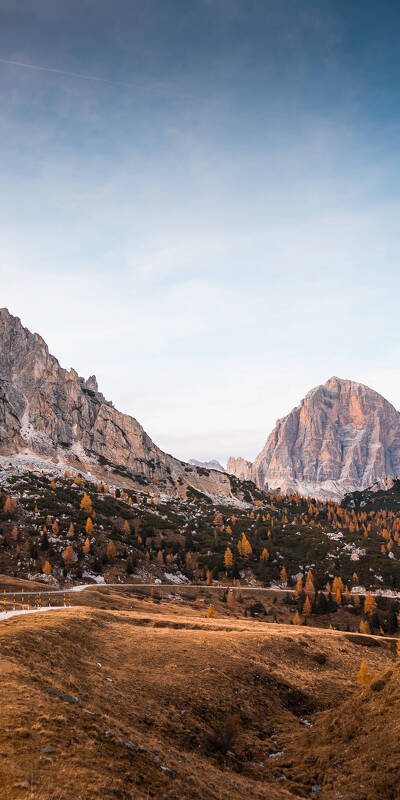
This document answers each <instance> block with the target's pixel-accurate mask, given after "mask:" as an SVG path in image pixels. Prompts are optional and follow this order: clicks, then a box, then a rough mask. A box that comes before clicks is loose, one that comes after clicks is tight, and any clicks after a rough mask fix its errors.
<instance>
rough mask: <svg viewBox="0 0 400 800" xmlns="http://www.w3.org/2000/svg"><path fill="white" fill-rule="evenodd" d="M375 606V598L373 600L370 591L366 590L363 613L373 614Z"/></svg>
mask: <svg viewBox="0 0 400 800" xmlns="http://www.w3.org/2000/svg"><path fill="white" fill-rule="evenodd" d="M375 608H376V603H375V600H374V598H373V596H372V594H371V592H367V594H366V595H365V600H364V614H368V615H371V614H373V613H374V611H375Z"/></svg>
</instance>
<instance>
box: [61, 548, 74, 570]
mask: <svg viewBox="0 0 400 800" xmlns="http://www.w3.org/2000/svg"><path fill="white" fill-rule="evenodd" d="M74 558H75V553H74V548H73V547H72V546H71V545H70V544H69V545H67V547H66V548H65V550H64V553H63V559H64V563H65V566H66V567H71V566H72V564H73V563H74Z"/></svg>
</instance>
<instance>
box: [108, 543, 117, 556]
mask: <svg viewBox="0 0 400 800" xmlns="http://www.w3.org/2000/svg"><path fill="white" fill-rule="evenodd" d="M116 555H117V548H116V546H115V543H114V542H113V540H112V539H110V541H109V543H108V545H107V558H115V556H116Z"/></svg>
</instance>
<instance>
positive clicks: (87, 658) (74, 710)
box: [0, 595, 392, 800]
mask: <svg viewBox="0 0 400 800" xmlns="http://www.w3.org/2000/svg"><path fill="white" fill-rule="evenodd" d="M80 599H81V598H80ZM93 599H94V601H95V600H96V596H95V595H94V598H93ZM124 603H125V608H121V609H120V610H115V611H106V610H103V609H100V608H88V607H85V606H81V607H75V608H66V609H62V610H58V611H54V612H49V613H46V614H37V615H30V616H25V617H15V618H12V619H10V620H8V621H6V622H2V623H0V656H1V660H0V703H1V709H2V727H1V730H0V781H1V787H2V791H1V797H2V800H3V799H4V800H28V798H29V799H30V800H32V798H34V799H35V800H100V798H101V799H102V800H118V799H119V800H128V798H129V800H130V799H131V798H138V799H139V800H141V799H142V798H143V800H145V799H147V798H151V797H154V798H168V800H170V799H171V800H172V798H175V799H176V800H178V798H179V799H181V798H194V800H196V799H197V798H198V799H199V800H212V798H215V800H217V799H220V800H225V798H226V800H228V798H230V799H231V798H233V800H235V798H244V797H252V798H269V799H270V800H278V798H282V800H285V798H286V800H290V799H291V800H294V798H299V797H307V796H308V795H309V794H310V792H311V788H312V784H313V782H314V781H315V778H314V773H316V772H318V769H317V768H316V765H315V764H313V765H312V769H310V771H308V770H307V769H304V768H303V766H302V762H303V760H304V759H307V757H308V756H309V753H310V750H309V746H308V745H307V744H306V741H307V740H306V739H305V737H304V731H305V723H304V719H307V720H310V719H313V715H314V714H316V713H318V712H321V711H322V712H323V713H322V716H321V718H320V719H321V720H322V721H320V719H318V723H317V725H318V726H323V724H326V725H328V722H327V721H326V722H324V720H328V718H329V715H330V719H332V711H330V710H329V709H332V707H335V708H337V707H339V706H340V704H341V703H342V702H343V698H347V699H346V700H345V703H346V702H347V703H349V704H351V703H352V702H353V700H352V697H353V695H354V691H355V676H356V673H357V670H358V666H359V662H360V659H361V656H363V657H365V658H366V660H367V663H368V665H369V667H370V668H375V669H376V670H378V671H381V672H383V671H384V670H387V669H388V667H389V666H390V665H391V661H392V655H391V651H390V649H389V647H388V646H387V645H385V643H384V642H381V643H380V644H379V646H377V647H374V648H364V647H360V644H359V640H358V639H357V637H355V640H354V641H350V640H349V639H348V638H347V637H346V635H345V634H338V633H336V632H330V631H317V630H315V629H311V628H309V629H302V628H294V627H289V626H285V625H267V624H264V623H254V622H252V621H250V620H249V621H245V620H234V619H231V620H229V619H221V620H218V619H215V620H206V619H205V617H204V611H202V612H201V611H199V610H197V609H188V608H185V609H182V608H180V607H179V605H178V604H171V603H167V602H162V603H160V604H157V605H154V604H152V603H149V602H148V601H142V600H137V599H135V601H132V599H130V600H129V603H130V605H131V606H132V605H134V608H133V609H131V610H128V608H127V603H128V601H127V600H126V599H125V601H124ZM360 641H361V640H360ZM360 651H362V652H361V653H360ZM385 692H386V689H385V688H383V689H382V691H381V692H377V693H376V694H374V698H375V697H376V698H379V697H384V696H385ZM358 694H359V693H358V691H357V690H356V696H357V697H358ZM324 709H326V710H327V711H325V712H324V711H323V710H324ZM324 713H325V716H324ZM326 715H328V716H326ZM335 715H336V716H337V712H335ZM317 725H316V726H315V728H313V729H311V730H312V733H311V735H313V733H314V730H315V731H316V730H317ZM321 730H322V728H321ZM335 730H336V729H335V727H334V728H333V733H332V741H333V737H334V735H336V734H335ZM307 735H308V731H307ZM288 746H289V748H290V750H289V751H288V752H286V750H287V747H288ZM314 746H315V753H318V754H319V753H320V751H321V753H323V752H324V751H323V748H322V746H321V747H320V744H319V741H316V742H315V745H314ZM332 747H333V745H332ZM281 751H283V755H282V756H279V755H277V754H278V753H280V752H281ZM321 757H322V756H321ZM321 764H322V762H321ZM341 769H343V765H342V766H341ZM349 774H350V776H352V774H353V773H352V771H351V769H350V773H349ZM351 779H352V778H351ZM328 796H329V797H330V795H328V794H327V795H326V797H328ZM350 796H352V795H346V797H350ZM382 796H383V797H384V795H382ZM321 797H325V795H321ZM332 797H333V795H332ZM353 797H358V795H353ZM360 797H361V795H360ZM362 797H364V795H363V796H362ZM365 797H366V798H367V797H368V798H370V797H374V800H378V797H380V796H379V795H378V794H376V795H365Z"/></svg>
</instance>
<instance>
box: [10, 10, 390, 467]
mask: <svg viewBox="0 0 400 800" xmlns="http://www.w3.org/2000/svg"><path fill="white" fill-rule="evenodd" d="M399 18H400V9H399V6H398V4H397V3H396V2H387V3H384V4H378V3H377V2H369V1H368V0H366V2H351V0H348V2H341V1H339V0H338V1H337V2H333V1H331V2H327V0H318V2H317V1H315V2H307V0H304V2H301V0H276V1H275V0H273V1H271V0H190V2H188V1H187V0H146V2H144V0H140V2H139V0H114V2H113V3H110V2H108V1H107V2H104V0H86V2H85V1H84V0H80V2H75V0H69V2H68V3H64V2H61V0H36V2H35V3H31V2H29V1H28V0H20V2H19V3H18V4H16V3H15V2H14V0H2V3H1V7H0V101H1V102H0V170H1V189H0V277H1V286H2V292H1V300H0V305H1V306H3V305H5V306H7V307H8V308H9V309H10V311H11V312H12V313H15V314H17V315H18V316H20V317H21V318H22V321H23V322H24V324H26V325H27V326H28V327H30V328H31V329H33V330H37V331H39V332H40V333H41V334H42V335H43V336H44V338H45V339H46V341H47V342H48V344H49V347H50V349H51V351H52V352H53V353H55V354H56V355H57V356H58V358H59V360H60V362H61V364H62V365H63V366H66V367H70V366H74V367H75V368H76V369H77V370H78V372H79V373H80V374H82V375H85V376H87V375H89V374H90V373H92V372H95V373H96V375H97V377H98V380H99V384H100V388H101V389H102V390H103V392H104V394H105V395H106V396H107V397H108V398H110V399H112V400H113V402H114V404H115V405H116V406H117V407H119V408H121V410H123V411H126V412H128V413H131V414H132V415H133V416H135V417H136V418H137V419H138V420H139V421H140V422H141V423H142V424H143V425H144V427H145V429H146V430H147V431H148V433H149V434H150V435H151V436H152V438H153V439H154V440H155V441H156V442H157V443H158V444H159V445H160V446H162V447H163V448H164V449H166V450H168V451H169V452H172V453H174V454H176V455H178V456H179V457H182V458H186V457H187V458H189V457H191V456H194V457H197V458H208V457H217V458H219V459H220V460H222V461H224V460H225V459H226V458H227V457H228V456H229V455H230V454H232V455H243V456H245V457H247V458H254V456H255V455H256V454H257V452H258V451H259V450H260V449H261V447H262V445H263V444H264V441H265V438H266V435H267V434H268V433H269V431H270V430H271V429H272V427H273V425H274V423H275V420H276V419H277V417H281V416H283V415H284V414H286V413H287V412H288V411H289V410H290V409H291V408H292V407H293V406H294V405H296V404H297V403H298V402H299V400H300V399H301V397H302V396H303V395H304V394H305V393H306V392H307V391H308V390H309V389H310V388H312V387H313V386H314V385H316V384H319V383H323V382H325V381H326V380H327V379H328V378H329V377H330V376H331V375H339V376H340V377H347V378H352V379H354V380H359V381H361V382H364V383H367V384H368V385H370V386H372V387H373V388H375V389H376V390H377V391H380V392H381V393H382V394H384V395H385V396H386V397H387V398H388V399H389V400H390V401H391V402H393V403H394V405H396V407H398V408H400V372H399V363H398V361H399V358H398V352H399V348H398V339H399V335H398V297H399V289H400V271H399V250H400V246H399V209H400V189H399V166H400V136H399V133H400V130H399V128H400V115H399V103H400V89H399V86H400V81H399V77H400V74H399V73H400V43H399V37H398V25H399V21H400V19H399ZM11 62H12V63H11ZM39 68H40V69H39ZM42 68H43V69H42Z"/></svg>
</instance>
